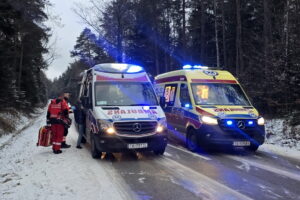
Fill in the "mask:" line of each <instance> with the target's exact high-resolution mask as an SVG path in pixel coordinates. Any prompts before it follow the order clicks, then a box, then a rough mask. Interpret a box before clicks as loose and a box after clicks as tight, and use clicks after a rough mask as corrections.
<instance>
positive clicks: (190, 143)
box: [186, 128, 198, 152]
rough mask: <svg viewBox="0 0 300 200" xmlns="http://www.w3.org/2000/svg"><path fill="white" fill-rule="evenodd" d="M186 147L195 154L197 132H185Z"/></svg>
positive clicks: (191, 129)
mask: <svg viewBox="0 0 300 200" xmlns="http://www.w3.org/2000/svg"><path fill="white" fill-rule="evenodd" d="M186 147H187V148H188V150H190V151H192V152H195V151H196V150H197V149H198V138H197V132H196V130H195V129H193V128H190V129H189V130H188V132H187V136H186Z"/></svg>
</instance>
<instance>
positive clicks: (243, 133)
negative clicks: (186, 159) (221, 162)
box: [199, 124, 265, 147]
mask: <svg viewBox="0 0 300 200" xmlns="http://www.w3.org/2000/svg"><path fill="white" fill-rule="evenodd" d="M199 137H200V138H199V143H200V144H202V145H205V146H207V145H209V146H211V145H222V146H224V145H226V146H235V147H239V146H243V147H246V146H259V145H262V144H263V143H264V141H265V128H264V126H259V125H256V126H253V127H245V128H243V129H240V128H238V127H224V126H221V125H206V124H202V125H201V127H200V129H199Z"/></svg>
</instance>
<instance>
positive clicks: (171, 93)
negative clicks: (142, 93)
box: [164, 84, 177, 106]
mask: <svg viewBox="0 0 300 200" xmlns="http://www.w3.org/2000/svg"><path fill="white" fill-rule="evenodd" d="M176 90H177V84H169V85H166V86H165V90H164V97H165V98H166V104H167V106H174V102H175V97H176Z"/></svg>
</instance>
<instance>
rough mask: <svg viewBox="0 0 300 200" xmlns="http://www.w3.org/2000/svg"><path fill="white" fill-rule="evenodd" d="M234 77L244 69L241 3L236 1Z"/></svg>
mask: <svg viewBox="0 0 300 200" xmlns="http://www.w3.org/2000/svg"><path fill="white" fill-rule="evenodd" d="M235 2H236V19H237V20H236V21H237V26H236V75H237V76H238V75H239V74H240V72H242V71H243V69H244V62H243V50H242V22H241V2H240V0H236V1H235Z"/></svg>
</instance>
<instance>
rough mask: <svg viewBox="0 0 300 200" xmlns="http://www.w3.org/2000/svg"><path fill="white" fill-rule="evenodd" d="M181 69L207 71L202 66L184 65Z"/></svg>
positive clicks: (205, 67)
mask: <svg viewBox="0 0 300 200" xmlns="http://www.w3.org/2000/svg"><path fill="white" fill-rule="evenodd" d="M182 68H183V69H208V67H207V66H202V65H193V66H192V65H184V66H183V67H182Z"/></svg>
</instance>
